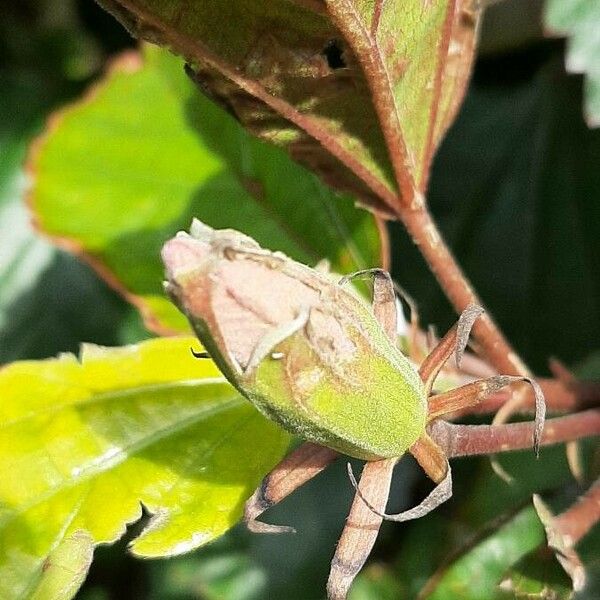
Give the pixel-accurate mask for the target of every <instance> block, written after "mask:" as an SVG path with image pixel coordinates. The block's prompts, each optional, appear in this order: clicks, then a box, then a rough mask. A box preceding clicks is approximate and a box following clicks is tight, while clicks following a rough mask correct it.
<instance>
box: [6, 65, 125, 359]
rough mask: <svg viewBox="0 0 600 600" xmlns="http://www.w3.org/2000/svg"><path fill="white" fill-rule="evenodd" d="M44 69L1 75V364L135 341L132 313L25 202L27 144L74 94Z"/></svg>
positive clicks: (54, 73)
mask: <svg viewBox="0 0 600 600" xmlns="http://www.w3.org/2000/svg"><path fill="white" fill-rule="evenodd" d="M54 67H56V65H54ZM42 70H43V69H42V68H40V71H38V72H37V74H36V75H35V76H34V74H31V75H25V74H23V73H11V72H10V71H8V72H6V73H0V89H2V94H0V231H1V232H2V236H0V257H2V258H1V259H0V363H4V362H8V361H11V360H17V359H22V358H42V357H46V356H53V355H56V354H57V353H58V352H64V351H67V350H76V349H77V348H78V347H79V344H80V342H81V340H82V339H85V340H88V341H94V342H97V343H101V344H119V343H124V342H125V341H133V339H132V338H131V336H129V338H128V339H127V340H124V339H122V336H121V335H120V333H119V331H118V327H119V323H120V320H121V319H122V317H123V315H124V313H125V312H126V311H128V310H129V312H130V314H132V313H133V311H132V310H131V309H129V307H127V305H125V304H124V303H123V302H122V301H120V299H119V298H118V297H116V295H115V294H114V293H113V292H112V291H111V290H109V289H108V288H107V286H105V285H103V283H102V282H101V281H99V280H98V279H97V277H96V276H95V275H94V273H93V272H92V271H91V270H90V269H89V268H88V267H87V266H86V265H83V264H81V263H80V262H78V261H76V260H74V259H73V258H72V257H70V256H68V255H66V254H65V253H63V252H60V251H58V250H56V248H53V247H52V245H51V244H49V243H48V242H47V241H46V240H43V239H41V238H40V237H39V236H38V235H36V233H35V232H34V231H33V229H32V227H31V223H30V220H31V219H30V215H29V214H28V213H27V209H26V208H25V206H24V203H23V197H24V195H25V191H26V187H27V185H26V184H27V179H26V177H25V174H24V173H23V169H22V162H23V159H24V158H25V154H26V150H27V145H28V143H29V141H30V139H31V138H32V137H33V135H34V134H35V133H37V132H38V130H39V129H40V128H41V126H42V116H43V115H44V114H45V113H46V112H49V111H50V110H51V109H53V108H54V106H55V105H56V103H57V102H58V101H59V100H60V101H64V99H65V98H64V96H65V95H67V96H68V95H69V94H71V95H72V94H73V93H74V92H75V90H73V89H70V88H69V86H67V85H62V86H61V85H59V84H58V83H56V82H54V84H53V85H48V83H49V82H48V81H47V79H45V78H44V79H43V78H42V76H41V71H42ZM47 70H51V69H50V66H47ZM52 72H53V77H57V74H56V71H52ZM59 79H60V78H59ZM63 83H64V82H63ZM55 88H60V94H59V93H58V91H57V89H55ZM91 306H93V310H90V307H91Z"/></svg>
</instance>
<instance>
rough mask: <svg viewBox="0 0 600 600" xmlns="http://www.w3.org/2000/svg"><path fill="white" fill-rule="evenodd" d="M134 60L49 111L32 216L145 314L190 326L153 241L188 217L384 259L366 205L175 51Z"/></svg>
mask: <svg viewBox="0 0 600 600" xmlns="http://www.w3.org/2000/svg"><path fill="white" fill-rule="evenodd" d="M140 61H141V59H140V57H139V56H138V55H137V54H128V55H125V56H123V57H121V59H120V60H119V61H118V62H117V64H115V65H114V66H113V69H112V71H111V73H110V74H109V75H108V77H107V78H106V79H105V80H104V81H103V82H101V83H100V84H99V85H98V87H96V88H95V89H94V90H93V91H92V92H91V93H90V94H89V95H88V96H87V98H86V99H85V100H83V101H82V102H81V103H79V104H77V105H74V106H73V107H71V108H69V109H67V110H66V111H64V112H63V113H59V114H58V115H57V116H55V117H54V119H53V120H52V121H51V123H50V127H49V131H48V133H47V134H46V136H45V137H44V138H42V139H41V141H40V142H39V143H38V148H37V150H36V152H34V158H33V160H32V162H31V165H32V171H33V174H34V177H35V185H34V188H33V191H32V194H31V204H32V206H33V209H34V211H35V218H36V221H37V223H38V225H39V227H40V228H41V229H43V230H44V231H45V232H46V233H48V234H50V235H51V236H53V237H54V238H56V239H57V240H58V241H59V243H61V244H63V245H65V246H66V247H67V248H69V249H71V250H75V251H76V252H83V253H84V254H85V255H86V257H88V259H91V260H92V261H93V263H94V264H95V266H96V267H97V269H99V271H100V273H101V274H102V275H104V276H105V277H106V278H107V279H108V280H109V281H111V282H112V283H113V285H115V286H116V287H118V288H119V289H121V291H123V292H124V293H125V294H126V295H127V297H128V298H129V299H130V300H131V301H133V302H134V303H135V304H137V305H138V306H139V307H140V308H141V310H142V312H143V313H144V314H145V316H146V320H147V322H148V323H149V324H150V325H153V326H154V328H155V329H158V330H161V331H164V330H165V329H168V330H171V331H172V330H181V331H187V323H185V321H184V319H183V317H182V316H181V315H180V314H179V313H178V311H177V310H176V309H175V308H174V307H173V306H172V305H171V303H170V302H169V301H168V300H167V299H166V298H165V297H164V294H163V291H162V287H161V281H162V277H163V267H162V265H161V263H160V259H159V252H160V248H161V246H162V244H163V243H164V242H165V241H166V240H167V239H168V238H170V237H172V236H173V235H174V234H175V233H176V232H177V231H178V230H180V229H187V228H188V227H189V225H190V222H191V219H192V217H198V218H200V219H202V220H203V221H204V222H206V223H208V224H209V225H211V226H213V227H215V228H235V229H238V230H241V231H244V232H245V233H247V234H248V235H251V236H253V237H254V238H256V239H257V240H258V241H259V242H260V243H261V244H263V245H264V246H265V247H268V248H274V249H278V250H281V251H283V252H285V253H286V254H288V255H290V256H292V257H293V258H295V259H297V260H300V261H302V262H305V263H307V264H313V265H314V264H315V263H316V262H318V261H319V260H321V259H323V258H327V259H329V261H330V262H331V265H332V268H333V269H334V270H336V271H337V272H340V273H346V272H350V271H354V270H358V269H361V268H365V267H372V266H377V265H380V264H381V262H382V260H384V261H385V259H384V258H383V257H382V253H383V252H384V250H383V246H384V244H383V243H382V241H381V239H380V231H379V229H378V227H377V224H376V222H375V219H374V218H373V217H372V216H371V215H369V214H367V213H365V212H364V211H362V210H360V209H358V208H356V207H354V206H353V204H352V203H351V202H350V201H349V200H348V199H347V198H344V199H342V198H338V197H337V196H336V194H334V193H333V192H332V191H330V190H329V189H328V188H326V187H325V186H324V185H323V184H321V183H320V182H319V181H318V180H317V179H316V178H315V177H314V176H313V175H311V174H309V173H308V172H307V171H305V170H304V169H303V168H302V167H300V166H298V165H296V164H295V163H294V162H292V161H291V159H290V158H289V157H288V156H287V155H286V154H285V153H284V152H282V151H281V150H278V149H276V148H273V147H271V146H268V145H266V144H264V143H262V142H260V141H259V140H256V139H255V138H253V137H252V136H250V135H249V134H248V133H246V132H245V131H244V130H243V129H242V128H241V127H240V126H239V125H238V124H237V123H236V122H235V121H234V120H233V119H232V118H231V117H230V116H229V115H227V114H226V113H225V112H224V111H223V110H222V109H220V108H219V107H217V106H215V105H214V104H213V103H211V102H210V101H209V100H207V99H206V98H205V97H203V96H202V95H201V94H200V93H198V91H197V90H196V89H195V88H194V86H193V84H192V83H191V82H190V81H189V80H188V78H187V77H186V76H185V74H184V73H183V66H182V64H181V61H180V59H177V58H175V57H173V56H171V55H170V54H168V53H167V52H166V51H161V50H159V49H156V48H148V49H146V52H145V57H144V59H143V62H140ZM65 165H69V167H68V168H65Z"/></svg>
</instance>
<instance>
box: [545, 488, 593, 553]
mask: <svg viewBox="0 0 600 600" xmlns="http://www.w3.org/2000/svg"><path fill="white" fill-rule="evenodd" d="M598 521H600V479H598V480H597V481H596V482H595V483H594V484H593V485H592V487H590V489H589V490H588V491H587V492H586V493H585V494H584V495H583V496H581V498H579V500H577V502H575V504H573V506H571V507H570V508H568V509H567V510H566V511H565V512H563V513H562V514H560V515H558V516H556V517H554V526H555V528H556V529H557V530H558V531H559V532H560V533H561V534H562V535H564V536H567V537H568V539H569V542H570V544H571V546H575V545H576V544H577V542H579V540H580V539H581V538H582V537H584V536H585V535H586V534H587V533H588V531H589V530H590V529H591V528H592V527H593V526H594V525H595V524H596V523H597V522H598Z"/></svg>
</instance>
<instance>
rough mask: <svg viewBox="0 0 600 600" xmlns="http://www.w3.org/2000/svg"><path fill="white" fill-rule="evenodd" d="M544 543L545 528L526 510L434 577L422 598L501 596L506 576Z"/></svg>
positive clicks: (531, 510) (528, 509) (481, 540)
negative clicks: (512, 567)
mask: <svg viewBox="0 0 600 600" xmlns="http://www.w3.org/2000/svg"><path fill="white" fill-rule="evenodd" d="M544 540H545V538H544V529H543V527H542V524H541V523H540V520H539V519H538V517H537V514H536V512H535V510H534V509H533V507H528V508H526V509H523V510H522V511H521V512H519V513H518V514H516V515H515V516H514V517H512V518H511V519H510V520H509V521H508V522H506V523H505V524H504V525H502V526H501V527H498V528H497V529H494V530H493V531H492V532H491V533H490V534H489V535H487V536H485V537H484V538H483V539H480V540H479V541H478V542H477V543H476V544H475V545H474V546H473V547H472V548H471V549H469V550H468V551H467V552H465V553H464V554H463V555H462V556H461V557H460V558H458V559H457V560H455V561H454V562H453V563H452V564H451V565H450V566H449V567H447V568H442V569H441V570H440V571H439V572H438V573H437V574H436V575H434V577H433V579H432V580H431V583H430V585H429V586H428V588H427V590H426V592H424V593H423V597H424V598H427V600H447V598H461V599H464V600H481V598H486V599H489V600H491V599H493V598H498V597H501V591H500V589H499V587H498V586H499V584H500V582H501V580H502V576H503V575H504V573H505V572H506V571H507V570H508V569H509V568H510V567H511V566H512V565H513V564H515V563H516V562H518V561H519V560H520V559H521V558H523V557H524V556H525V555H526V554H528V553H529V552H531V551H532V550H533V549H534V548H536V547H537V546H539V545H541V544H543V543H544Z"/></svg>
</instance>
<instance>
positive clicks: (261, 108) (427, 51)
mask: <svg viewBox="0 0 600 600" xmlns="http://www.w3.org/2000/svg"><path fill="white" fill-rule="evenodd" d="M100 3H101V4H102V5H103V6H104V7H105V8H107V10H109V11H111V12H112V13H113V14H115V16H116V17H117V18H118V19H119V20H120V21H121V22H122V23H123V24H124V25H125V26H126V27H127V28H128V29H129V31H130V32H131V33H132V34H133V35H134V36H136V37H140V38H144V39H149V40H150V41H152V42H155V43H159V44H162V45H165V46H167V47H169V48H171V49H172V50H173V51H175V52H177V53H178V54H180V55H182V56H184V57H185V59H186V60H187V61H188V62H190V63H191V64H192V65H193V68H194V70H195V72H196V74H197V75H196V78H197V80H198V82H199V83H200V85H201V87H202V88H203V89H206V90H208V91H209V92H210V94H211V95H212V96H213V97H215V99H217V100H218V101H219V102H221V103H222V104H224V105H226V106H227V107H228V108H229V109H230V110H231V111H232V112H233V113H234V114H235V115H236V116H237V117H238V118H239V119H240V121H241V122H242V123H244V124H245V125H246V127H248V128H249V129H250V130H251V131H253V132H255V133H256V134H258V135H260V136H262V137H263V138H265V139H268V140H270V141H273V142H275V143H278V144H280V145H283V146H285V147H287V148H288V149H289V151H290V153H291V154H292V156H294V157H295V158H297V159H298V160H300V161H303V162H305V163H306V164H308V166H309V167H310V168H311V169H313V170H314V171H316V172H317V173H319V174H321V175H322V176H323V177H324V178H325V179H326V180H327V181H328V182H330V183H332V184H333V185H336V186H337V187H339V188H341V189H345V190H352V191H353V192H354V193H355V194H357V195H358V197H359V198H360V199H361V201H362V202H364V203H367V204H370V205H371V206H372V208H374V209H375V210H380V211H384V212H388V213H389V212H390V210H391V208H393V207H394V206H395V205H396V204H397V196H398V191H400V192H401V194H402V195H403V196H404V197H405V200H406V201H408V202H410V201H411V200H412V199H413V196H414V192H415V190H414V188H415V186H418V187H419V189H421V190H422V189H423V188H424V186H425V183H426V179H427V177H426V173H427V169H428V165H429V163H430V161H431V157H432V156H433V151H434V148H435V146H436V144H437V141H439V138H440V137H441V135H443V133H444V131H445V130H446V128H447V126H448V125H449V123H450V121H451V120H452V119H453V117H454V114H455V112H456V109H457V107H458V105H459V104H460V102H461V100H462V95H463V92H464V86H465V82H466V78H467V76H468V74H469V70H470V62H471V59H472V56H473V51H474V40H475V30H476V23H477V20H478V9H477V8H475V3H474V2H471V1H470V0H463V1H459V2H458V3H455V2H450V1H448V0H432V1H431V2H427V3H424V2H422V1H421V0H411V2H409V3H408V4H407V3H406V2H402V3H400V2H387V3H384V2H382V1H376V2H373V1H371V2H354V1H352V0H339V1H337V0H331V1H327V2H321V1H315V0H272V1H271V2H268V3H265V2H262V1H260V0H237V1H233V2H228V3H227V4H226V5H224V4H223V3H220V4H219V3H215V2H211V1H206V0H205V1H203V2H195V3H193V4H189V3H186V2H183V0H168V1H165V0H101V2H100ZM457 4H458V6H456V5H457ZM232 24H233V25H232ZM396 49H397V50H396Z"/></svg>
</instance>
